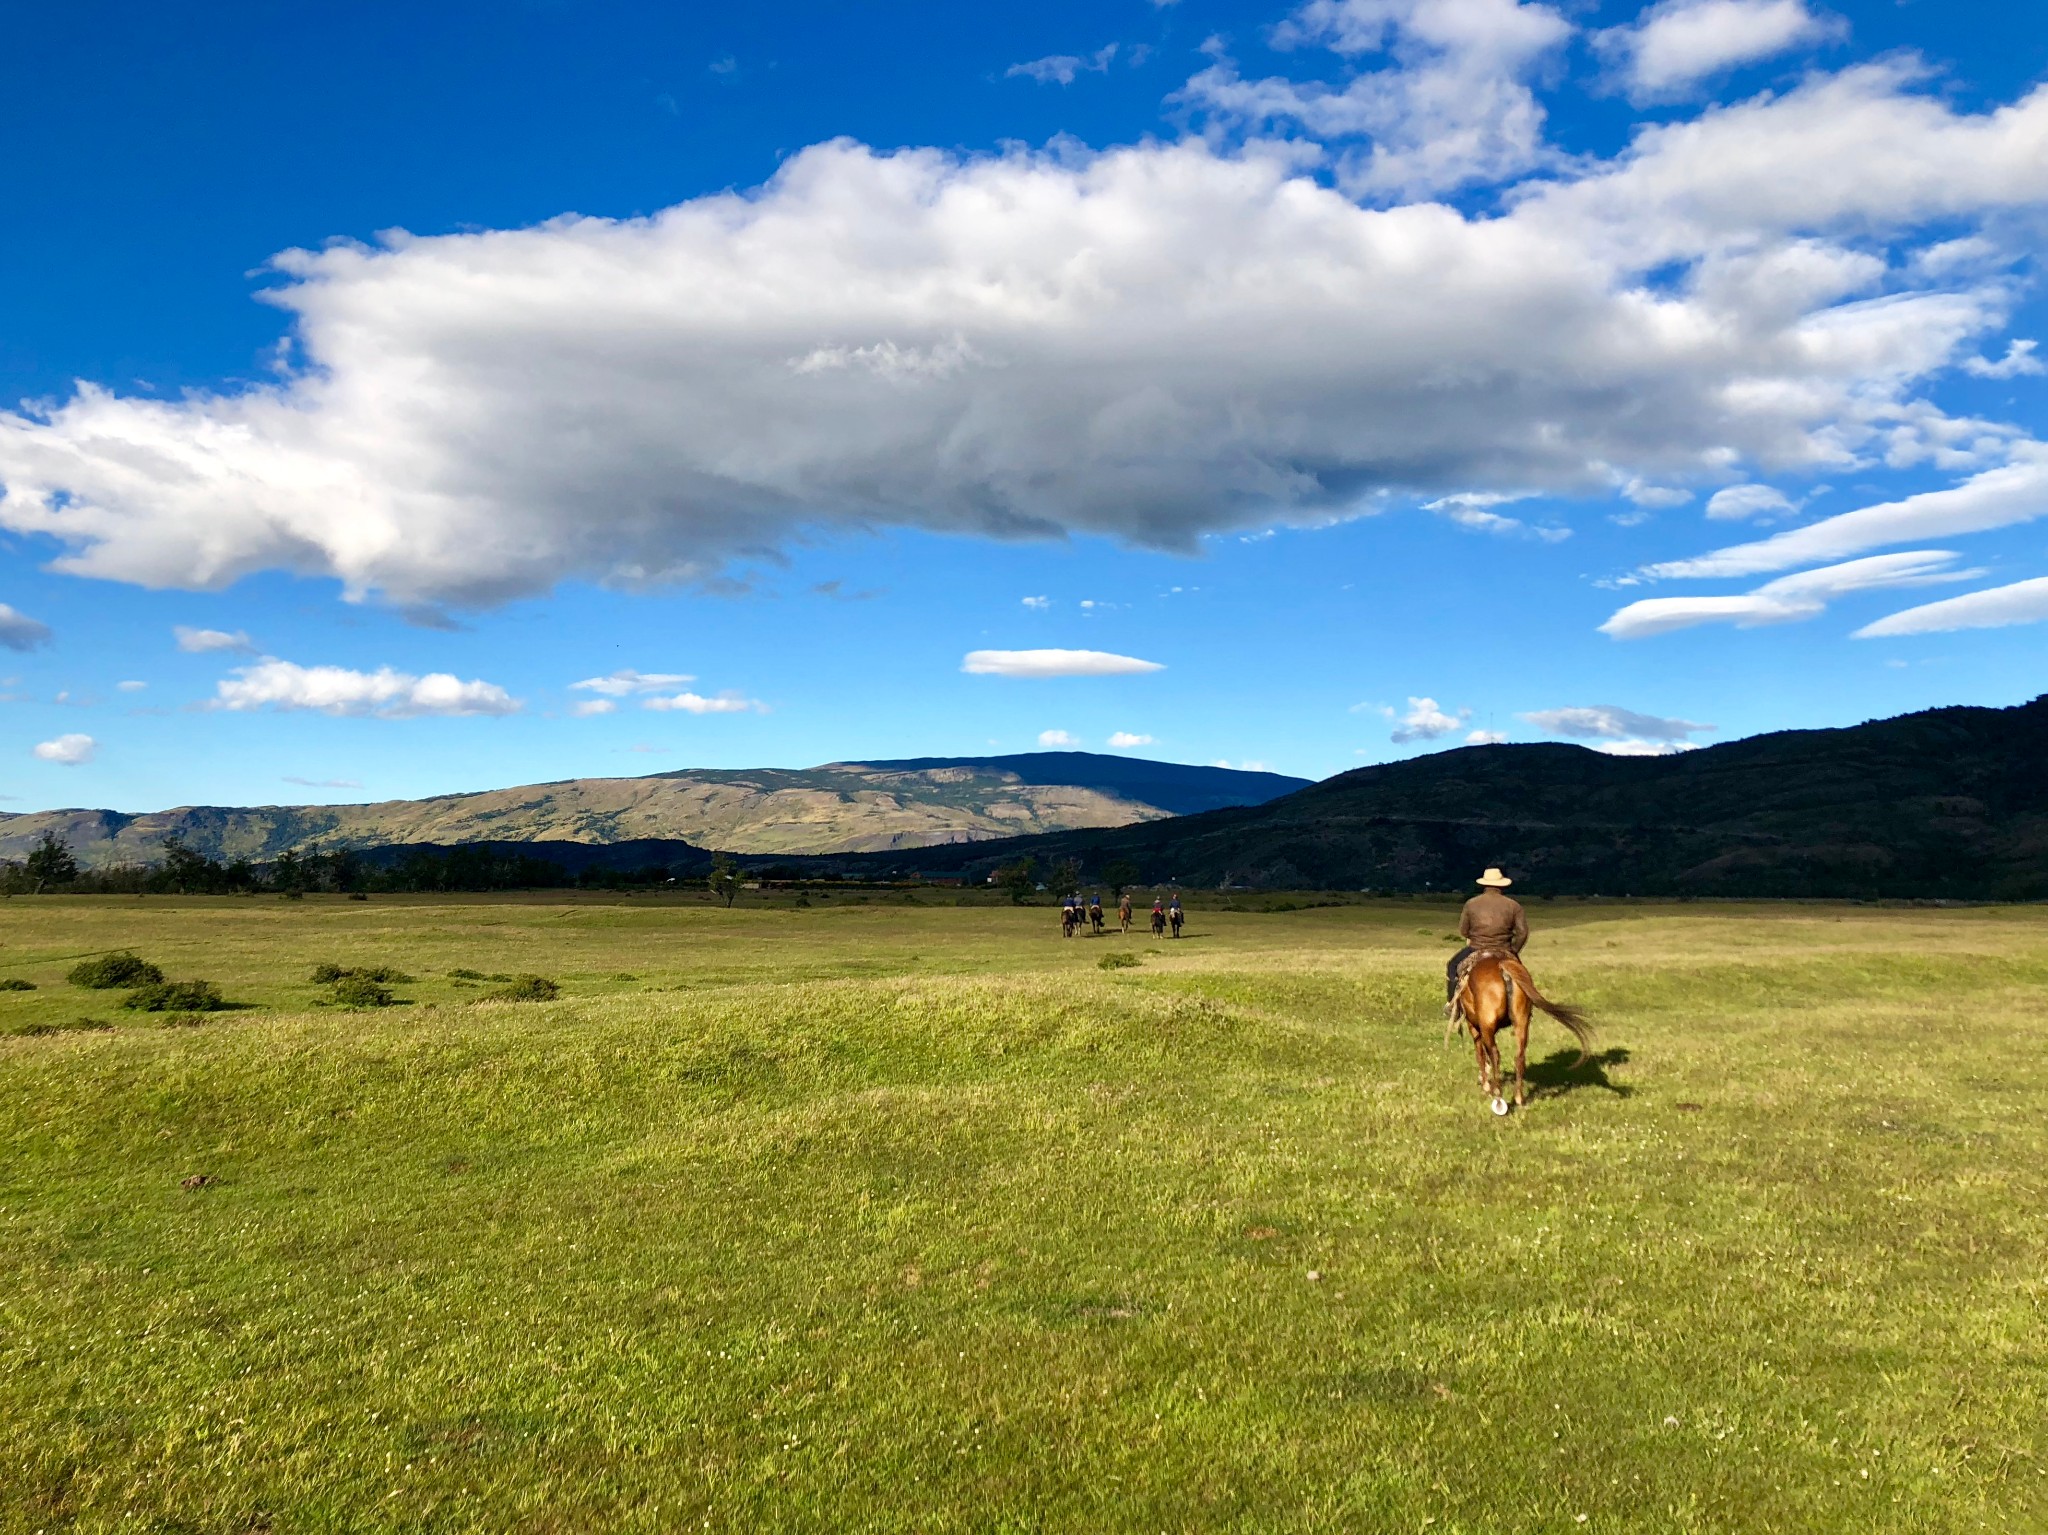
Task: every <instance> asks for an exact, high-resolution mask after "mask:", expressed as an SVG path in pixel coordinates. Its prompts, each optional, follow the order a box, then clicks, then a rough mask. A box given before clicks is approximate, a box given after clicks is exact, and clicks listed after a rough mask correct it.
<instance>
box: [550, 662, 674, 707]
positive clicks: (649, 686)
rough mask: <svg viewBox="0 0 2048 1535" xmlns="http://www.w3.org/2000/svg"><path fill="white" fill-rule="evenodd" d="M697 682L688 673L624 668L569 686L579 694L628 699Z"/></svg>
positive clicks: (587, 678) (586, 678)
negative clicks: (636, 694) (638, 694)
mask: <svg viewBox="0 0 2048 1535" xmlns="http://www.w3.org/2000/svg"><path fill="white" fill-rule="evenodd" d="M696 680H697V679H696V678H695V677H692V676H690V675H689V674H688V673H686V672H639V671H635V670H634V669H633V668H632V667H630V666H623V667H621V668H619V670H617V671H615V672H612V673H611V674H610V675H608V676H604V677H585V678H584V679H583V680H582V681H581V682H572V683H570V684H569V686H570V688H571V689H573V690H576V691H579V692H584V693H600V694H602V695H603V696H604V697H606V698H626V697H629V696H631V695H632V694H635V693H660V692H663V691H665V690H667V689H669V688H675V687H681V686H682V685H683V684H684V683H686V682H695V681H696ZM596 712H602V711H596Z"/></svg>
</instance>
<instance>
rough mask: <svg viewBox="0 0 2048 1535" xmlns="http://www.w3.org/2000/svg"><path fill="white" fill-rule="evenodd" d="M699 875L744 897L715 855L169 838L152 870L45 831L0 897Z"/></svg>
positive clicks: (652, 882) (611, 883) (445, 887)
mask: <svg viewBox="0 0 2048 1535" xmlns="http://www.w3.org/2000/svg"><path fill="white" fill-rule="evenodd" d="M700 877H701V878H702V879H703V880H704V883H705V885H706V887H708V888H709V889H710V891H711V893H712V894H713V895H715V896H717V897H718V898H719V899H720V900H722V901H724V902H725V904H726V905H727V906H730V905H732V904H733V902H734V901H735V900H736V899H737V898H738V896H739V892H740V884H741V870H740V865H739V860H738V859H736V858H734V857H733V856H732V855H731V854H729V853H718V854H714V855H713V857H712V860H711V866H710V872H709V873H708V874H706V873H705V872H704V868H703V865H701V864H698V865H695V866H692V867H687V868H671V867H669V866H667V865H660V864H654V865H649V866H648V867H646V868H644V869H635V870H631V871H622V870H613V869H586V870H585V871H584V872H583V873H582V875H580V876H577V875H572V874H570V873H569V872H568V871H567V870H566V869H564V868H563V867H562V866H561V865H560V864H558V863H553V862H551V861H549V860H547V859H545V858H536V857H533V856H532V855H531V854H525V853H505V852H499V851H497V850H495V849H492V848H484V847H452V848H408V849H407V850H406V851H405V852H404V853H403V854H401V855H400V856H399V857H398V858H397V859H395V860H394V861H393V862H391V863H389V864H382V865H379V864H372V863H369V862H366V861H365V860H364V859H363V858H362V857H360V856H359V855H358V854H356V853H354V852H351V851H350V850H349V849H347V848H341V849H337V850H336V851H334V852H331V853H301V852H299V851H298V850H297V849H296V848H287V849H285V851H284V852H282V853H280V854H278V856H277V857H276V858H275V859H274V860H272V861H271V862H270V863H269V864H267V865H262V866H259V865H257V864H255V863H253V862H251V861H250V860H249V859H247V858H236V859H231V860H229V861H228V862H225V863H223V862H221V861H220V860H219V859H216V858H209V857H208V856H207V855H206V854H204V853H201V852H199V851H197V850H196V849H194V848H192V847H189V846H187V844H186V842H185V839H184V838H183V837H181V836H177V835H173V836H169V837H166V838H165V839H164V843H163V853H162V857H161V859H160V861H159V862H157V863H156V864H154V865H151V866H149V867H147V868H136V867H123V868H115V869H96V870H89V871H88V870H81V869H80V868H79V866H78V858H77V855H76V854H74V853H73V852H72V851H71V847H70V844H68V843H67V842H65V841H64V840H63V839H62V838H61V837H59V836H57V835H56V833H54V832H49V831H46V832H44V833H43V835H42V839H41V840H40V841H39V842H38V843H37V844H36V845H35V846H34V847H33V848H31V849H30V850H29V854H28V856H27V857H26V858H24V859H23V860H22V861H21V862H20V863H0V894H6V895H41V894H44V893H45V892H48V891H56V890H62V891H65V892H67V893H72V894H81V895H142V894H149V895H253V894H256V893H257V892H271V893H275V894H278V895H305V894H307V893H308V892H314V891H324V892H332V893H334V894H338V895H355V894H367V893H369V892H372V891H379V892H412V891H457V890H555V889H561V888H563V887H565V886H580V887H582V888H585V889H603V890H620V889H650V888H658V887H665V886H669V885H679V884H683V883H686V882H694V881H695V880H696V879H697V878H700Z"/></svg>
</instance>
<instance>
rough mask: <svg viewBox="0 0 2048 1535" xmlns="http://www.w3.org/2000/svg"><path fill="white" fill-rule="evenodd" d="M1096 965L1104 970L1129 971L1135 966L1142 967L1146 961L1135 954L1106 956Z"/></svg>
mask: <svg viewBox="0 0 2048 1535" xmlns="http://www.w3.org/2000/svg"><path fill="white" fill-rule="evenodd" d="M1095 963H1096V964H1097V965H1099V966H1101V967H1102V968H1103V969H1104V970H1128V969H1130V968H1131V967H1132V966H1133V965H1142V964H1143V963H1144V961H1143V960H1142V959H1140V958H1138V956H1137V955H1135V954H1105V955H1103V956H1102V958H1100V959H1098V960H1097V961H1096V962H1095Z"/></svg>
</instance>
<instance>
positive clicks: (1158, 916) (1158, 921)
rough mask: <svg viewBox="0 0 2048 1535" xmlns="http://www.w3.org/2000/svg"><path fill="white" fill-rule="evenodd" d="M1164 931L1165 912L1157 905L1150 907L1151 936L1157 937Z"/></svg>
mask: <svg viewBox="0 0 2048 1535" xmlns="http://www.w3.org/2000/svg"><path fill="white" fill-rule="evenodd" d="M1165 931H1166V913H1165V912H1163V911H1161V910H1160V909H1159V908H1158V907H1157V906H1155V907H1153V908H1152V936H1153V937H1154V938H1157V937H1158V936H1159V935H1160V934H1162V933H1164V932H1165Z"/></svg>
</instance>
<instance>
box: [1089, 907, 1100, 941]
mask: <svg viewBox="0 0 2048 1535" xmlns="http://www.w3.org/2000/svg"><path fill="white" fill-rule="evenodd" d="M1088 926H1089V927H1090V928H1092V929H1093V930H1094V936H1095V937H1097V938H1100V937H1101V936H1102V906H1101V904H1100V903H1097V904H1096V905H1094V906H1091V907H1089V908H1088Z"/></svg>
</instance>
